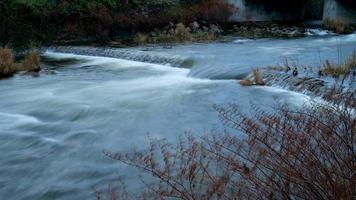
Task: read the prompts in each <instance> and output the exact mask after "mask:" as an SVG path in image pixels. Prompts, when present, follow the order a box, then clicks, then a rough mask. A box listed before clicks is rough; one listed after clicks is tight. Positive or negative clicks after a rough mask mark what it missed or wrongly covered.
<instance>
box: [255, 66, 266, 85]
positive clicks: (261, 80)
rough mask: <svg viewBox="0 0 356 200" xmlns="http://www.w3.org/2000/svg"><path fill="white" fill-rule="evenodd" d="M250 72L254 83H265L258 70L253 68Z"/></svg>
mask: <svg viewBox="0 0 356 200" xmlns="http://www.w3.org/2000/svg"><path fill="white" fill-rule="evenodd" d="M252 73H253V77H254V80H255V84H256V85H265V82H264V81H263V79H262V76H261V73H260V71H259V70H257V69H254V70H253V71H252Z"/></svg>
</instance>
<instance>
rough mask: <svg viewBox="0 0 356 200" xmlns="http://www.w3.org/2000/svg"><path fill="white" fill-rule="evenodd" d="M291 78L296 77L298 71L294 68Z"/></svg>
mask: <svg viewBox="0 0 356 200" xmlns="http://www.w3.org/2000/svg"><path fill="white" fill-rule="evenodd" d="M293 76H298V69H297V68H294V70H293Z"/></svg>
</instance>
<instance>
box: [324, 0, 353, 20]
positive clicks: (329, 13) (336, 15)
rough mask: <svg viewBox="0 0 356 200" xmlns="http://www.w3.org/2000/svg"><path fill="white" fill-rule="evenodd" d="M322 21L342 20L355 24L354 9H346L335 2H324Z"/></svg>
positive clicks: (333, 0) (332, 0)
mask: <svg viewBox="0 0 356 200" xmlns="http://www.w3.org/2000/svg"><path fill="white" fill-rule="evenodd" d="M323 19H342V20H344V21H346V22H348V23H353V24H356V9H353V8H350V7H347V6H345V5H343V4H341V3H339V2H337V1H336V0H325V3H324V16H323Z"/></svg>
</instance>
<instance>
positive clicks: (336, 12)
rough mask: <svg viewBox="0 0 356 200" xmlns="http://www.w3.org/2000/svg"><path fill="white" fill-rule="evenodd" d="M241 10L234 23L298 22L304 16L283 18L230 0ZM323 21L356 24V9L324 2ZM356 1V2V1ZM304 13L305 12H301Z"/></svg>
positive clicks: (242, 1)
mask: <svg viewBox="0 0 356 200" xmlns="http://www.w3.org/2000/svg"><path fill="white" fill-rule="evenodd" d="M229 1H230V2H231V3H233V4H235V5H236V6H237V7H238V8H239V9H238V11H237V12H236V13H235V14H234V15H233V17H232V18H231V20H232V21H242V22H244V21H272V20H275V21H280V20H296V19H300V18H302V16H301V15H302V14H299V15H295V14H294V16H293V15H291V16H287V17H286V16H283V15H281V14H280V13H277V12H266V11H265V10H264V9H263V8H262V7H256V6H254V7H248V6H246V5H245V2H244V0H229ZM324 1H325V2H324V14H323V19H326V18H329V19H342V20H344V21H346V22H348V23H354V24H356V9H353V8H349V7H347V6H345V5H343V4H341V3H339V2H338V1H337V0H324ZM355 1H356V0H355ZM301 13H303V11H301Z"/></svg>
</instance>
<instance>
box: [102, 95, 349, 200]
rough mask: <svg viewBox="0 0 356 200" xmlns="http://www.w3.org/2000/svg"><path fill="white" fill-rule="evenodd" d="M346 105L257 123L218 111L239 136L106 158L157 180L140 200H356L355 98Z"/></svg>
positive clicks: (156, 144)
mask: <svg viewBox="0 0 356 200" xmlns="http://www.w3.org/2000/svg"><path fill="white" fill-rule="evenodd" d="M339 99H340V98H339ZM341 99H342V101H339V100H336V99H331V102H330V103H327V104H325V103H317V102H314V105H313V106H312V107H304V108H302V109H301V110H298V109H297V110H296V109H292V108H289V107H288V106H281V107H279V108H277V109H275V110H273V111H271V112H268V111H265V110H262V109H260V108H258V107H256V106H254V111H255V112H254V114H252V115H250V114H249V115H245V114H243V113H242V112H240V109H239V107H238V106H236V105H234V104H231V105H228V106H223V107H219V106H216V107H215V108H216V110H217V112H218V113H219V116H220V118H221V120H222V122H223V124H224V125H225V126H226V127H229V128H232V129H235V130H237V131H238V133H239V134H236V133H235V134H231V133H230V134H229V133H225V134H218V133H212V134H211V135H210V136H205V137H202V138H195V137H192V136H191V135H187V136H186V137H183V138H181V139H180V140H179V142H178V144H177V145H172V144H167V143H166V142H164V141H154V140H150V146H149V149H147V150H146V151H134V152H132V153H127V154H125V153H111V152H105V154H106V155H107V156H109V157H110V158H112V159H115V160H118V161H120V162H122V163H125V164H127V165H130V166H133V167H135V168H138V169H141V170H142V171H143V172H146V173H148V174H149V175H151V176H152V177H153V178H154V180H153V181H152V182H145V186H146V189H147V192H145V193H143V194H142V195H141V196H140V197H137V199H207V200H208V199H305V200H309V199H324V200H335V199H345V200H351V199H354V198H355V195H356V188H355V185H356V173H355V169H356V162H355V157H356V154H355V146H356V143H355V141H356V138H355V130H356V118H355V111H354V109H355V107H350V106H352V105H353V106H354V105H355V104H350V103H349V101H355V100H354V99H355V94H354V93H353V94H352V95H344V96H342V97H341ZM342 102H344V103H342ZM110 194H112V192H110ZM114 194H115V195H114V196H110V195H109V196H110V198H112V199H119V198H121V197H124V196H123V194H121V193H114ZM98 196H101V195H98ZM125 198H128V197H127V196H125Z"/></svg>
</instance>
